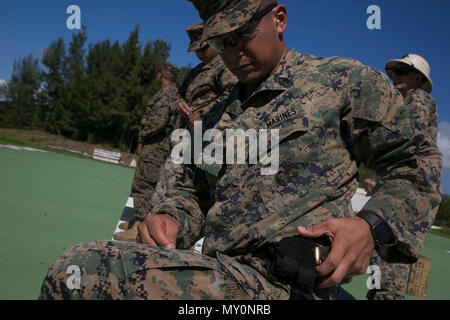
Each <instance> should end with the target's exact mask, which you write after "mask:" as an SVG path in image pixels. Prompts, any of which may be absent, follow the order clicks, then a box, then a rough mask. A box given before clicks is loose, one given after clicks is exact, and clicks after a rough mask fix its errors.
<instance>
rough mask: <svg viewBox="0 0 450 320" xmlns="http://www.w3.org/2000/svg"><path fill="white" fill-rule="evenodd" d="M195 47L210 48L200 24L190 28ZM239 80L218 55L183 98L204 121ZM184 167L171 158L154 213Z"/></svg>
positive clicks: (186, 85)
mask: <svg viewBox="0 0 450 320" xmlns="http://www.w3.org/2000/svg"><path fill="white" fill-rule="evenodd" d="M186 30H187V31H188V35H189V38H190V39H191V45H190V46H189V50H188V51H193V50H198V49H201V48H202V47H204V46H205V45H207V44H206V43H205V42H204V41H203V42H202V41H201V35H202V31H203V23H196V24H194V25H192V26H189V27H188V28H186ZM237 81H238V79H237V78H236V76H235V75H233V74H232V73H231V72H230V71H229V70H228V69H227V68H226V67H225V64H224V63H223V61H222V58H220V56H219V55H217V56H216V57H215V58H214V59H213V60H212V61H211V62H210V63H208V64H204V63H200V64H199V65H197V66H196V67H195V68H194V69H192V70H191V71H190V72H189V73H188V75H187V76H186V79H185V80H184V81H183V83H182V85H181V87H180V90H179V91H180V95H181V96H182V97H184V100H185V101H186V102H187V104H188V105H189V106H190V107H191V108H192V113H193V114H195V113H199V114H200V118H201V119H203V118H204V116H205V114H206V113H208V112H209V110H210V109H211V108H212V106H214V105H215V104H216V103H218V102H220V101H222V100H224V99H225V97H226V96H227V95H228V94H229V91H230V89H231V88H232V87H233V86H234V85H235V84H236V83H237ZM182 173H183V169H182V168H181V165H177V164H175V163H173V161H172V160H171V159H170V157H168V158H167V159H166V161H165V163H164V165H163V167H162V168H161V175H160V179H159V181H158V184H157V186H156V190H155V193H154V194H153V197H152V200H151V202H150V208H151V210H155V209H157V208H159V207H160V206H161V204H162V202H163V201H164V199H165V197H166V196H167V191H168V190H169V189H170V188H171V187H172V186H173V185H174V183H175V181H176V180H177V179H179V178H180V177H181V176H182Z"/></svg>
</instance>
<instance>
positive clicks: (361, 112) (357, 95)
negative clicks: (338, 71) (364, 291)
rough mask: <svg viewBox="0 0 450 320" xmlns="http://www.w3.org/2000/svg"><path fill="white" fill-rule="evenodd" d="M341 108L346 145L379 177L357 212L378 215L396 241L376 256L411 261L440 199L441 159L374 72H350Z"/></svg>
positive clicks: (361, 68)
mask: <svg viewBox="0 0 450 320" xmlns="http://www.w3.org/2000/svg"><path fill="white" fill-rule="evenodd" d="M346 106H347V109H346V112H345V113H344V114H346V115H345V123H346V124H347V126H348V127H349V128H350V130H349V132H348V134H349V140H348V142H349V147H350V149H351V150H352V152H353V154H354V155H355V156H356V158H357V159H358V160H359V161H362V162H363V163H364V164H365V165H366V167H368V168H371V169H373V170H375V171H376V172H377V174H378V175H379V176H380V177H381V178H382V182H381V183H380V184H379V185H378V186H377V188H376V190H375V193H374V195H373V196H372V198H371V199H370V200H369V201H368V203H367V204H366V205H365V206H364V208H363V210H369V211H372V212H374V213H376V214H378V215H379V216H382V217H383V218H384V219H385V220H386V222H387V223H388V225H389V226H390V228H391V229H392V231H393V232H394V235H395V237H396V243H395V245H393V246H390V247H389V248H387V249H386V250H383V252H379V254H380V255H381V256H382V258H383V259H384V260H385V261H387V262H404V263H414V262H415V261H416V260H417V256H418V254H419V251H420V249H421V247H422V245H423V242H424V239H425V237H426V235H427V233H428V231H429V229H430V228H431V225H432V223H433V221H434V218H435V214H436V210H435V208H436V207H437V206H438V205H439V203H440V200H441V196H440V190H441V189H440V188H441V186H440V184H441V167H442V155H441V153H440V152H439V150H438V148H437V146H436V145H435V143H434V142H433V141H432V140H431V139H430V138H429V137H428V136H426V135H424V134H423V133H422V132H421V131H420V130H418V129H417V127H416V126H415V125H414V123H413V121H412V120H411V116H410V113H409V110H408V108H407V107H406V105H405V104H403V99H402V97H401V96H400V94H399V93H398V91H397V90H395V89H394V87H393V86H392V85H391V83H390V82H389V80H388V79H387V78H386V77H385V76H384V75H383V74H381V73H380V72H378V71H376V70H374V69H372V68H368V67H364V66H362V65H361V66H359V67H356V68H354V70H353V71H352V74H351V75H350V77H349V82H348V84H347V96H346ZM379 251H380V250H379Z"/></svg>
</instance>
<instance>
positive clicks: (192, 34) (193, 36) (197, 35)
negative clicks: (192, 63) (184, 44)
mask: <svg viewBox="0 0 450 320" xmlns="http://www.w3.org/2000/svg"><path fill="white" fill-rule="evenodd" d="M185 30H186V32H187V34H188V36H189V39H190V40H191V42H190V43H189V47H188V52H191V51H195V50H198V49H202V48H204V47H206V46H207V45H208V43H207V42H206V40H204V39H203V22H197V23H194V24H193V25H190V26H189V27H187V28H186V29H185Z"/></svg>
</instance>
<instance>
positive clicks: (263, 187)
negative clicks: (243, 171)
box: [253, 111, 326, 216]
mask: <svg viewBox="0 0 450 320" xmlns="http://www.w3.org/2000/svg"><path fill="white" fill-rule="evenodd" d="M310 126H311V121H310V119H309V117H308V115H307V113H306V112H303V111H302V112H298V113H297V114H296V117H292V118H289V119H287V120H285V121H281V122H280V123H279V125H278V126H277V127H274V128H272V130H273V129H277V130H278V135H279V144H278V147H277V146H273V145H272V146H271V147H270V148H268V157H269V158H270V160H271V161H269V164H268V165H267V167H265V168H263V166H261V165H258V166H256V167H255V172H254V175H253V176H254V180H255V183H256V185H257V186H258V189H259V192H260V195H261V198H262V200H263V202H264V205H265V208H266V211H267V214H276V215H280V216H283V215H285V214H288V213H289V212H290V211H291V210H296V209H298V208H296V207H298V203H299V201H301V199H302V198H303V197H305V196H306V195H307V194H308V193H310V192H311V191H312V189H313V187H314V186H315V184H316V182H317V180H318V179H320V176H321V175H323V174H324V172H325V170H326V168H323V167H321V165H320V164H319V163H318V160H319V155H318V152H319V151H318V150H317V145H318V139H319V138H318V137H317V135H316V134H314V132H313V130H312V128H311V127H310ZM271 134H272V135H273V134H274V132H273V131H271ZM277 160H278V161H277ZM268 167H270V168H271V170H270V171H268V172H270V173H272V174H265V173H267V171H266V172H264V171H263V169H267V168H268Z"/></svg>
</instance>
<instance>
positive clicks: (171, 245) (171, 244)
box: [166, 243, 175, 249]
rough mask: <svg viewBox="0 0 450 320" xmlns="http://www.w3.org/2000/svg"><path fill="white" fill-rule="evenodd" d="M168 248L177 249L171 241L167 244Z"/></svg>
mask: <svg viewBox="0 0 450 320" xmlns="http://www.w3.org/2000/svg"><path fill="white" fill-rule="evenodd" d="M166 249H175V246H174V245H173V243H169V244H168V245H167V246H166Z"/></svg>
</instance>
